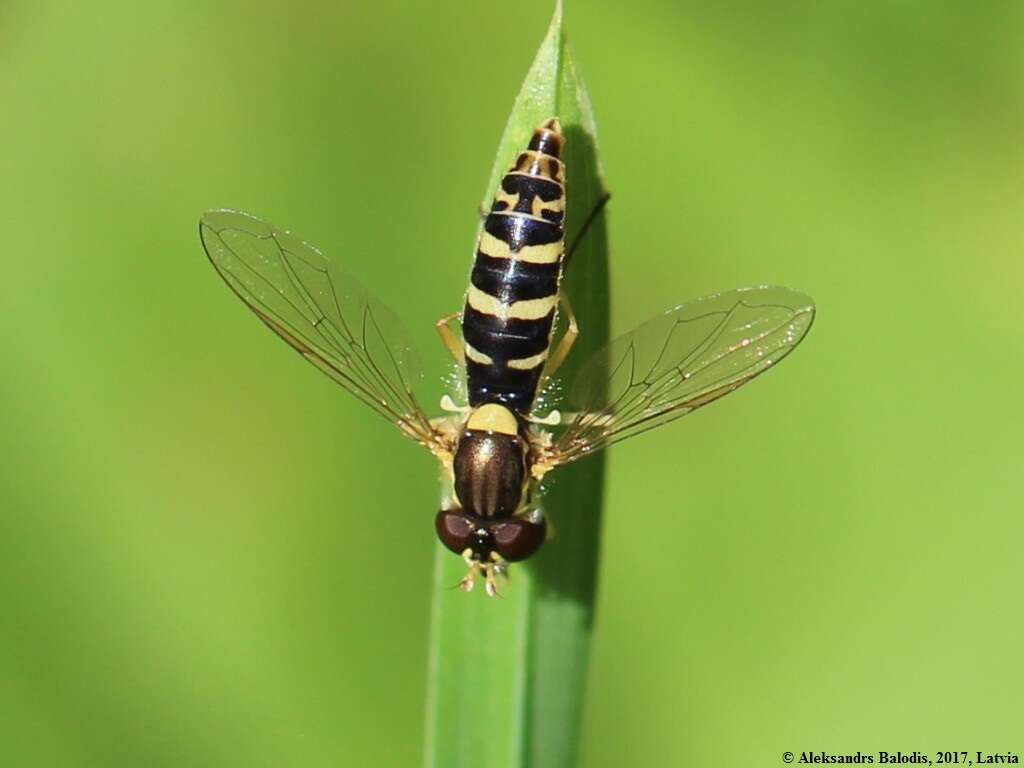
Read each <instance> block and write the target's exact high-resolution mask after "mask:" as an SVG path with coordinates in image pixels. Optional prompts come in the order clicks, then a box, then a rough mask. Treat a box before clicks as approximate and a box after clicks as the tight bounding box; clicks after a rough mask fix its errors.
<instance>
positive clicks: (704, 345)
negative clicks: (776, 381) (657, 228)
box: [541, 287, 814, 469]
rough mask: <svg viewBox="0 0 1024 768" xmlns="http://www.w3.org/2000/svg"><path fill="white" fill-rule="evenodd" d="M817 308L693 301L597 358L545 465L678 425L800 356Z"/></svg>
mask: <svg viewBox="0 0 1024 768" xmlns="http://www.w3.org/2000/svg"><path fill="white" fill-rule="evenodd" d="M813 319H814V303H813V302H812V301H811V299H810V297H808V296H805V295H803V294H801V293H797V292H796V291H791V290H789V289H788V288H775V287H758V288H742V289H739V290H735V291H729V292H727V293H720V294H716V295H714V296H708V297H705V298H702V299H697V300H695V301H691V302H689V303H687V304H683V305H681V306H679V307H676V308H675V309H673V310H670V311H669V312H666V313H665V314H663V315H660V316H658V317H655V318H653V319H652V320H649V321H648V322H646V323H644V324H643V325H641V326H640V327H638V328H636V329H635V330H633V331H632V332H630V333H627V334H626V335H625V336H622V337H620V338H618V339H616V340H614V341H612V342H611V343H610V344H609V345H608V346H607V347H605V348H604V349H602V350H599V351H598V352H597V353H596V354H595V355H594V356H593V357H592V358H591V359H590V360H589V361H588V362H587V363H585V364H584V365H583V367H582V368H581V369H580V371H579V374H578V376H577V378H576V383H575V384H574V385H573V387H572V388H571V389H570V391H569V403H570V404H571V405H572V406H574V407H575V408H577V409H578V412H577V413H576V414H575V416H574V417H573V418H572V420H571V421H570V422H569V424H568V426H567V427H566V429H565V431H564V432H563V433H562V434H561V435H560V436H559V437H558V438H557V439H556V440H555V441H554V443H553V444H552V445H551V446H550V448H548V449H547V451H546V453H545V454H544V455H543V456H542V457H541V462H542V465H546V466H545V468H546V469H550V468H551V467H554V466H557V465H559V464H565V463H568V462H571V461H575V460H576V459H580V458H582V457H584V456H586V455H587V454H589V453H592V452H594V451H596V450H599V449H601V448H604V447H605V446H607V445H610V444H612V443H614V442H617V441H619V440H624V439H625V438H627V437H631V436H633V435H637V434H640V433H641V432H645V431H647V430H648V429H653V428H654V427H657V426H659V425H661V424H665V423H666V422H669V421H672V420H673V419H678V418H679V417H681V416H685V415H686V414H688V413H690V412H692V411H695V410H697V409H698V408H700V407H701V406H704V405H707V404H708V403H710V402H713V401H715V400H717V399H718V398H720V397H722V396H724V395H727V394H728V393H730V392H732V391H733V390H735V389H737V388H739V387H741V386H743V385H744V384H746V383H747V382H748V381H750V380H751V379H753V378H754V377H756V376H758V375H759V374H761V373H763V372H764V371H766V370H767V369H768V368H770V367H771V366H773V365H774V364H775V363H777V362H778V361H779V360H781V359H782V358H783V357H785V356H786V355H788V354H789V353H790V352H791V351H793V349H794V347H796V345H797V344H799V343H800V341H801V339H803V337H804V336H805V335H806V333H807V331H808V329H809V328H810V327H811V322H812V321H813Z"/></svg>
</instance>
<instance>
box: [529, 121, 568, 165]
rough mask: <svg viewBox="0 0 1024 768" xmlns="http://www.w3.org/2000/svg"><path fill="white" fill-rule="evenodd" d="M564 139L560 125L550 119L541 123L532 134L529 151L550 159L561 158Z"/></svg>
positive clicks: (558, 122)
mask: <svg viewBox="0 0 1024 768" xmlns="http://www.w3.org/2000/svg"><path fill="white" fill-rule="evenodd" d="M564 145H565V137H564V136H563V135H562V123H561V122H560V121H559V119H558V118H557V117H552V118H550V119H548V120H545V121H544V122H543V123H541V124H540V125H539V126H538V127H537V128H536V130H534V132H533V138H532V139H530V146H529V147H528V148H529V149H532V150H533V151H535V152H540V153H541V154H545V155H550V156H551V157H561V156H562V148H563V146H564Z"/></svg>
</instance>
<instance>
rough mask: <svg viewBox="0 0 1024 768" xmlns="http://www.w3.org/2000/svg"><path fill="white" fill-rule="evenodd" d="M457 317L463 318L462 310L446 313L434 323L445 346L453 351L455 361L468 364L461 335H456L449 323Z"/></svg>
mask: <svg viewBox="0 0 1024 768" xmlns="http://www.w3.org/2000/svg"><path fill="white" fill-rule="evenodd" d="M455 318H459V319H461V318H462V312H452V313H451V314H450V315H445V316H444V317H442V318H441V319H440V320H438V321H437V323H436V324H435V325H434V327H435V328H437V332H438V334H440V336H441V341H442V342H444V345H445V347H446V348H447V349H448V351H449V352H451V355H452V357H454V358H455V362H457V363H458V364H459V365H465V364H466V350H465V349H464V348H463V346H462V342H461V341H459V337H458V336H456V335H455V331H453V330H452V329H451V326H450V325H449V324H450V323H451V321H452V320H454V319H455Z"/></svg>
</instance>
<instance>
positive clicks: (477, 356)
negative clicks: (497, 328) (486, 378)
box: [466, 343, 494, 365]
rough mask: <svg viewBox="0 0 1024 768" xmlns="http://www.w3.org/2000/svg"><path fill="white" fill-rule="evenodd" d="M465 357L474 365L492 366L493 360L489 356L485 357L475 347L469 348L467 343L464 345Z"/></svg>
mask: <svg viewBox="0 0 1024 768" xmlns="http://www.w3.org/2000/svg"><path fill="white" fill-rule="evenodd" d="M466 357H468V358H469V359H470V360H472V361H473V362H474V363H480V365H494V358H492V357H491V356H490V355H485V354H484V353H483V352H481V351H480V350H479V349H476V348H475V347H471V346H470V345H469V344H468V343H467V344H466Z"/></svg>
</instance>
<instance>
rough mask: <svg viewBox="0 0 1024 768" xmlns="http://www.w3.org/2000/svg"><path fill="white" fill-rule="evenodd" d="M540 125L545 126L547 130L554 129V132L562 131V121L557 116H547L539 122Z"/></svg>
mask: <svg viewBox="0 0 1024 768" xmlns="http://www.w3.org/2000/svg"><path fill="white" fill-rule="evenodd" d="M540 127H541V128H546V129H547V130H549V131H554V132H555V133H561V132H562V122H561V121H560V120H559V119H558V118H557V117H549V118H548V119H547V120H545V121H544V122H543V123H541V124H540Z"/></svg>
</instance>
